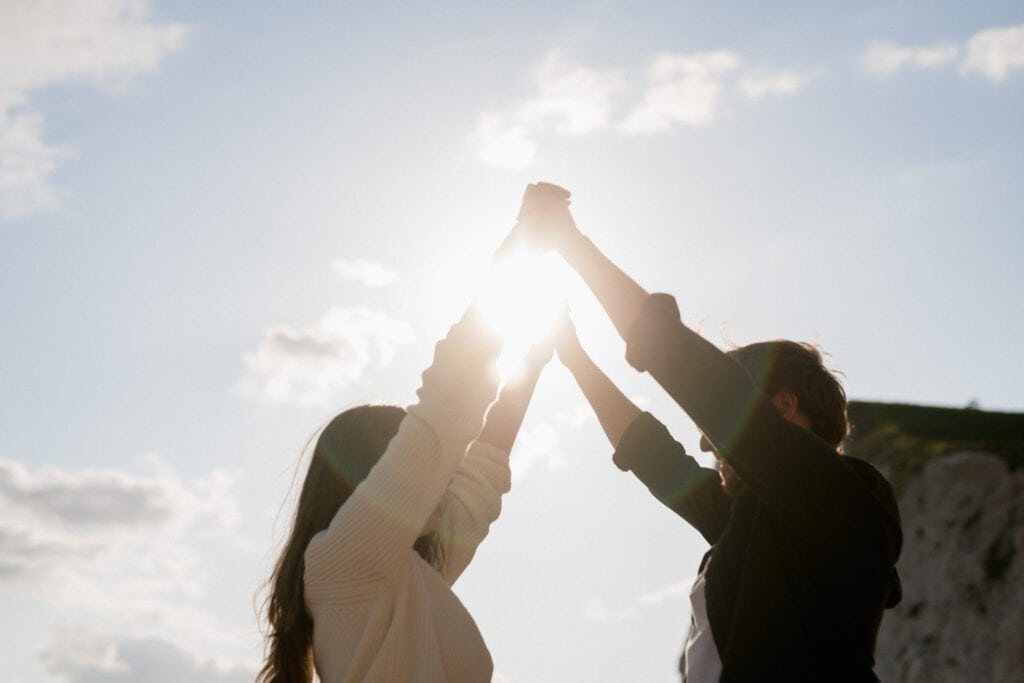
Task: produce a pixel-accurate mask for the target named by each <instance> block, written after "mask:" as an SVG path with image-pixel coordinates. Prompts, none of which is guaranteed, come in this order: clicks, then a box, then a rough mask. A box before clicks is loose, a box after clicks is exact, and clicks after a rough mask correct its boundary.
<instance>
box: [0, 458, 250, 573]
mask: <svg viewBox="0 0 1024 683" xmlns="http://www.w3.org/2000/svg"><path fill="white" fill-rule="evenodd" d="M146 464H147V469H148V472H146V473H143V474H137V473H131V472H127V471H124V470H117V469H81V470H68V469H62V468H57V467H43V468H39V469H35V470H32V469H29V468H28V467H26V466H25V465H23V464H22V463H20V462H18V461H15V460H9V459H0V511H2V512H3V515H2V517H0V549H2V552H0V579H20V580H25V581H29V582H37V581H43V580H46V579H48V578H52V577H53V576H54V575H55V573H60V572H62V571H65V570H68V569H69V568H73V567H76V566H79V565H76V562H81V563H82V564H81V565H80V568H84V567H85V565H86V564H89V563H91V562H92V561H93V560H100V561H102V560H103V559H104V558H107V557H109V556H110V555H113V554H116V553H117V552H118V550H119V549H121V548H123V547H124V546H125V545H130V544H134V543H136V542H140V541H141V542H143V543H144V542H145V539H146V538H149V537H152V536H153V535H154V534H157V533H159V534H161V535H163V536H166V537H171V538H181V536H182V535H183V534H184V533H185V531H186V530H189V529H194V528H197V527H198V526H202V527H204V528H207V529H209V528H211V527H212V528H216V529H220V530H223V531H229V530H230V529H232V528H234V526H235V525H236V524H237V522H238V520H239V514H238V511H237V505H236V503H235V500H234V494H233V487H234V478H233V477H232V475H230V474H229V473H227V472H225V471H223V470H216V471H214V472H211V473H210V474H209V475H208V476H206V477H204V478H199V479H195V480H192V481H185V480H183V479H181V477H179V476H178V475H177V474H176V473H175V472H174V471H173V470H172V469H171V468H169V467H168V466H167V465H166V464H164V463H163V462H162V461H161V460H160V459H159V458H157V457H155V456H151V457H149V458H148V459H147V463H146Z"/></svg>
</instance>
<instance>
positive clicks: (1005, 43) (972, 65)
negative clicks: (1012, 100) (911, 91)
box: [861, 24, 1024, 83]
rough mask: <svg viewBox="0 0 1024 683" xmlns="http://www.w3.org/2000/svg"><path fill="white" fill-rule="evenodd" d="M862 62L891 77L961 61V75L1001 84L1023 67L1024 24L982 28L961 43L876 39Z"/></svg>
mask: <svg viewBox="0 0 1024 683" xmlns="http://www.w3.org/2000/svg"><path fill="white" fill-rule="evenodd" d="M861 61H862V64H863V66H864V69H865V70H866V71H868V72H869V73H871V74H874V75H876V76H892V75H894V74H896V73H897V72H899V71H903V70H905V69H909V68H916V69H928V68H937V67H941V66H946V65H952V64H953V63H955V62H957V61H959V66H958V71H959V73H960V74H961V75H963V76H970V75H980V76H982V77H984V78H987V79H988V80H990V81H992V82H993V83H1001V82H1002V81H1004V80H1006V79H1007V78H1009V77H1010V75H1011V74H1012V73H1013V72H1015V71H1017V70H1020V69H1022V68H1024V24H1018V25H1016V26H1004V27H994V28H989V29H985V30H983V31H979V32H977V33H975V34H974V35H972V36H971V37H970V38H968V39H967V41H966V42H965V43H964V44H962V45H961V44H956V43H939V44H935V45H929V46H909V45H898V44H895V43H886V42H876V43H873V44H871V45H870V46H869V47H868V48H867V50H866V51H865V53H864V56H863V58H862V60H861Z"/></svg>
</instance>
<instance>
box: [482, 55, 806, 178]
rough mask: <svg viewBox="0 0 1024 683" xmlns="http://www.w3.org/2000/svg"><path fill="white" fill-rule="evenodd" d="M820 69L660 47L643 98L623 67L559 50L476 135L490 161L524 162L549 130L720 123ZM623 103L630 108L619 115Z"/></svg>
mask: <svg viewBox="0 0 1024 683" xmlns="http://www.w3.org/2000/svg"><path fill="white" fill-rule="evenodd" d="M818 73H819V70H812V71H806V70H805V71H801V70H794V69H779V68H769V67H757V68H744V67H743V60H742V59H741V58H740V56H739V55H738V54H736V53H735V52H732V51H730V50H724V49H723V50H712V51H708V52H694V53H687V54H675V53H662V54H659V55H656V56H655V57H654V58H653V59H652V61H651V63H650V65H649V66H648V68H647V75H646V85H645V87H644V88H643V90H642V93H641V95H640V98H639V101H636V102H633V103H630V102H628V101H625V100H624V97H625V95H626V94H628V91H627V89H626V88H624V85H625V83H626V79H625V77H624V76H623V73H622V70H621V69H606V70H596V69H591V68H587V67H584V66H579V65H572V64H570V63H568V62H567V60H566V58H565V56H564V55H563V54H562V53H561V52H559V51H553V52H551V53H549V54H548V55H547V57H546V58H545V60H544V63H543V65H542V66H541V68H540V69H539V70H538V72H537V77H536V85H537V94H536V95H535V96H534V97H532V98H530V99H528V100H526V101H524V102H520V103H518V104H516V105H514V106H512V107H510V109H509V110H508V111H506V112H493V111H492V112H488V113H486V114H483V115H482V116H481V117H480V119H479V121H478V123H477V130H476V134H475V135H474V137H473V143H474V144H475V146H476V148H477V154H478V156H479V157H480V158H481V159H482V160H483V161H485V162H487V163H489V164H493V165H495V166H501V167H503V168H508V169H512V170H522V169H523V168H525V167H526V166H527V165H529V163H530V162H531V161H532V160H533V158H534V157H535V155H536V153H537V150H538V147H539V142H538V140H539V139H540V138H541V137H542V136H544V135H561V136H577V137H580V136H585V135H591V134H594V133H599V132H602V131H607V130H618V131H622V132H625V133H629V134H642V133H660V132H664V131H666V130H669V129H671V128H673V127H675V126H679V125H683V126H691V127H699V126H705V125H708V124H710V123H712V122H713V121H714V120H715V118H716V117H717V116H718V115H719V113H720V111H721V109H722V108H723V105H724V103H725V102H727V101H730V100H735V99H736V98H737V97H740V98H742V99H743V100H745V101H747V102H750V101H754V100H758V99H760V98H762V97H765V96H768V95H775V96H791V95H795V94H797V93H799V92H800V91H801V90H803V89H804V87H805V86H806V85H807V83H808V82H810V80H811V79H812V78H814V77H815V76H816V75H817V74H818ZM617 110H621V111H623V112H625V114H624V116H619V117H618V118H616V116H615V114H616V111H617Z"/></svg>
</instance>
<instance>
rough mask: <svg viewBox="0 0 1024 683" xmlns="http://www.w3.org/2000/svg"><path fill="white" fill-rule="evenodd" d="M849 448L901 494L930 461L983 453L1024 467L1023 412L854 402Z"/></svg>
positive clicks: (850, 407) (852, 405)
mask: <svg viewBox="0 0 1024 683" xmlns="http://www.w3.org/2000/svg"><path fill="white" fill-rule="evenodd" d="M848 411H849V416H850V423H851V425H852V426H853V431H852V433H851V434H850V437H849V438H848V439H847V440H846V442H845V450H846V453H848V454H849V455H853V456H856V457H859V458H863V459H864V460H868V461H870V462H872V463H875V464H876V465H878V466H879V467H880V468H882V469H883V470H884V471H885V472H886V474H887V476H888V477H889V480H890V481H891V482H892V484H893V487H894V488H895V489H896V493H897V495H899V493H900V492H902V490H903V488H904V487H905V486H906V484H907V482H908V481H910V479H911V478H912V477H913V476H914V474H915V473H917V471H918V470H919V469H921V467H922V466H923V465H924V464H925V462H927V461H928V460H929V459H930V458H933V457H936V456H938V455H942V454H943V453H949V452H952V451H984V452H986V453H992V454H994V455H998V456H1000V457H1003V458H1005V459H1006V460H1007V461H1008V462H1009V464H1010V466H1011V467H1013V468H1016V467H1021V466H1024V413H997V412H989V411H984V410H978V409H975V408H935V407H929V406H917V405H907V404H902V403H874V402H869V401H851V402H850V405H849V408H848Z"/></svg>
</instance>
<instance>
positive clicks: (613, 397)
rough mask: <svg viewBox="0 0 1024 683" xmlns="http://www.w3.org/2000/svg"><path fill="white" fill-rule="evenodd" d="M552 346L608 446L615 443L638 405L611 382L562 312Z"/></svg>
mask: <svg viewBox="0 0 1024 683" xmlns="http://www.w3.org/2000/svg"><path fill="white" fill-rule="evenodd" d="M555 349H556V350H557V351H558V359H559V360H560V361H561V362H562V365H564V366H565V367H566V369H567V370H569V372H570V373H572V376H573V378H574V379H575V380H576V384H577V385H579V387H580V391H582V392H583V396H584V398H586V399H587V403H589V404H590V407H591V408H592V409H593V410H594V415H596V416H597V421H598V422H599V423H600V425H601V429H602V430H604V434H605V436H607V437H608V441H609V443H611V445H612V447H617V446H618V445H619V441H620V440H621V439H622V435H623V434H625V433H626V429H627V428H628V427H629V425H630V423H632V422H633V420H635V419H636V416H637V415H639V414H640V408H638V407H637V406H636V404H635V403H633V402H632V401H630V400H629V398H628V397H627V396H626V395H625V394H624V393H622V391H621V390H620V389H619V388H618V387H617V386H615V383H614V382H612V381H611V380H610V379H609V378H608V376H607V375H606V374H604V372H602V371H601V368H599V367H597V364H596V363H595V362H594V361H593V359H592V358H591V357H590V356H589V355H588V354H587V352H586V350H584V348H583V345H582V344H580V339H579V337H578V336H577V335H576V326H575V325H573V322H572V319H571V318H569V315H568V313H566V315H565V318H564V319H563V320H562V323H561V327H560V329H559V331H558V337H557V341H556V342H555Z"/></svg>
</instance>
